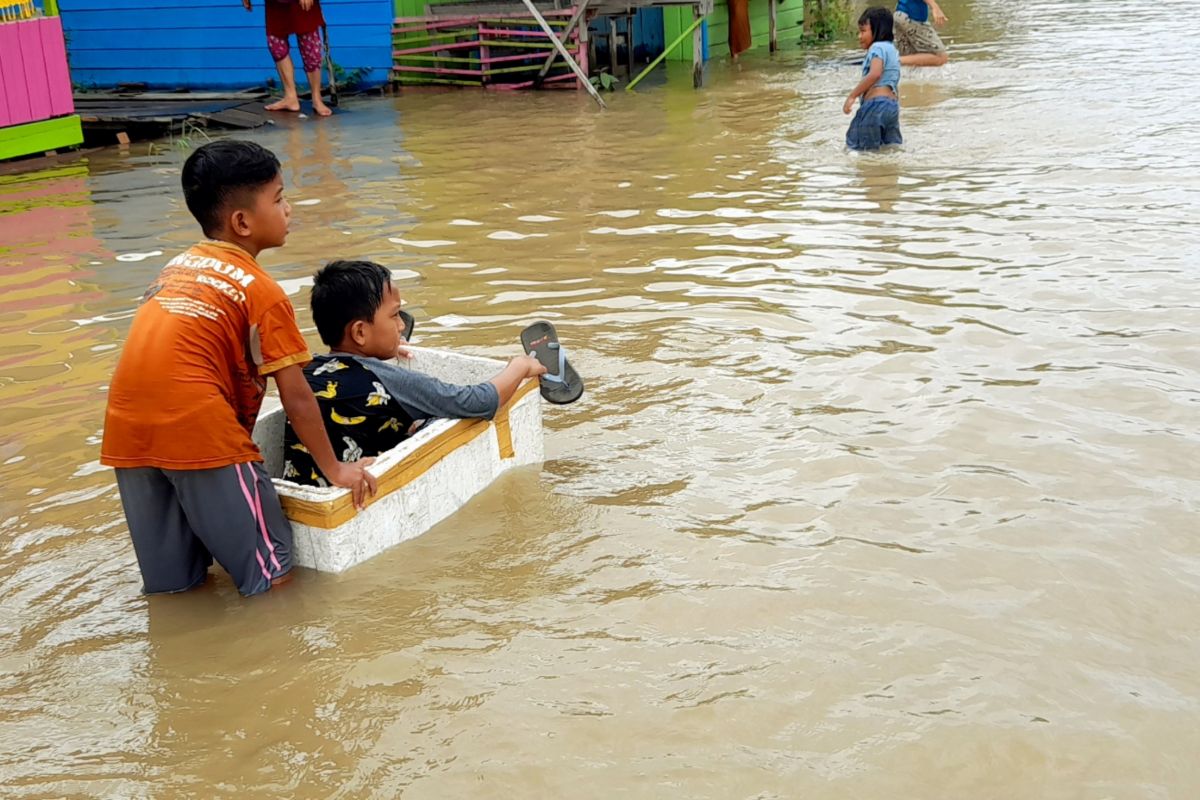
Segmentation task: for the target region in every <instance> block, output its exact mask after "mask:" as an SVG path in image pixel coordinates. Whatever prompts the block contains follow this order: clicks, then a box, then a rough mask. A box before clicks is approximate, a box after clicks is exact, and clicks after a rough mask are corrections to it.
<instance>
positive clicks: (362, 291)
mask: <svg viewBox="0 0 1200 800" xmlns="http://www.w3.org/2000/svg"><path fill="white" fill-rule="evenodd" d="M391 280H392V273H391V272H389V271H388V269H387V267H382V266H380V265H379V264H376V263H375V262H373V261H330V262H329V263H328V264H326V265H325V266H324V268H322V269H321V270H320V271H318V272H317V274H316V275H315V276H314V277H313V287H312V294H311V295H309V297H310V301H309V302H310V303H311V305H312V315H313V322H315V323H316V324H317V333H319V334H321V341H322V342H324V343H325V344H327V345H329V346H330V347H337V346H338V345H339V344H341V343H342V337H343V336H345V335H346V326H347V325H349V324H350V323H351V322H355V321H357V320H360V319H368V320H369V319H374V317H375V312H376V311H378V310H379V307H380V306H381V305H383V294H384V292H385V291H387V285H388V283H390V282H391Z"/></svg>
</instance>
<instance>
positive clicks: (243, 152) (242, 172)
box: [183, 139, 279, 236]
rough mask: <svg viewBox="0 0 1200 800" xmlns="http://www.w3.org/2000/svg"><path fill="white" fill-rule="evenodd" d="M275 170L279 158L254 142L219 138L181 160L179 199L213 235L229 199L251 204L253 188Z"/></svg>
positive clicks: (206, 233) (218, 227) (208, 234)
mask: <svg viewBox="0 0 1200 800" xmlns="http://www.w3.org/2000/svg"><path fill="white" fill-rule="evenodd" d="M278 174H279V159H277V158H276V157H275V154H274V153H272V152H271V151H270V150H268V149H266V148H265V147H262V146H261V145H257V144H255V143H254V142H243V141H239V140H237V139H221V140H219V141H216V142H209V143H208V144H206V145H203V146H202V147H199V148H197V149H196V151H195V152H194V153H192V154H191V155H190V156H188V159H187V161H185V162H184V164H183V199H184V202H186V203H187V207H188V211H191V212H192V216H193V217H195V218H196V221H197V222H199V223H200V227H201V228H202V229H203V230H204V235H205V236H216V235H217V234H218V233H219V232H220V230H221V225H222V222H223V219H222V217H224V216H225V211H226V209H227V208H228V207H229V204H230V203H231V202H236V203H243V204H247V205H249V204H252V203H253V197H252V195H253V192H254V191H255V190H256V189H259V188H261V187H263V186H265V185H266V184H268V183H270V182H271V181H273V180H275V176H276V175H278Z"/></svg>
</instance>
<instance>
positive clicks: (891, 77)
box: [862, 42, 900, 97]
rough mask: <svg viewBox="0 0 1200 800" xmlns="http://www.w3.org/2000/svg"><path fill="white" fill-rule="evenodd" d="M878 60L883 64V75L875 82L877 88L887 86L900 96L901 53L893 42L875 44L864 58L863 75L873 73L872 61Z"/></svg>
mask: <svg viewBox="0 0 1200 800" xmlns="http://www.w3.org/2000/svg"><path fill="white" fill-rule="evenodd" d="M876 58H878V59H879V60H880V61H882V62H883V74H882V75H880V76H879V80H878V81H876V82H875V85H876V86H887V87H888V88H890V89H891V90H892V93H893V94H895V95H896V96H897V97H899V96H900V53H899V51H897V50H896V45H894V44H892V43H891V42H875V43H874V44H872V45H871V47H870V49H869V50H867V55H866V56H865V57H864V58H863V71H862V74H863V75H866V74H867V73H868V72H870V71H871V61H873V60H874V59H876Z"/></svg>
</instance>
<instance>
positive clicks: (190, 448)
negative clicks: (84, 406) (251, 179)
mask: <svg viewBox="0 0 1200 800" xmlns="http://www.w3.org/2000/svg"><path fill="white" fill-rule="evenodd" d="M311 360H312V356H311V355H309V352H308V345H307V343H305V341H304V337H303V336H302V335H301V333H300V328H299V327H298V326H297V325H296V314H295V312H294V311H293V310H292V304H291V303H290V302H288V299H287V295H286V294H284V291H283V289H282V288H280V286H279V284H277V283H276V282H275V281H274V280H272V279H271V277H270V276H269V275H267V273H266V272H265V271H263V269H262V267H260V266H259V265H258V263H257V262H256V261H255V260H254V259H253V258H252V257H251V256H250V254H249V253H247V252H246V251H245V250H242V249H241V248H240V247H237V246H236V245H232V244H227V243H225V242H204V243H202V244H198V245H195V246H194V247H192V248H190V249H188V250H187V251H186V252H184V253H182V254H181V255H178V256H176V257H175V258H173V259H172V260H171V261H170V263H168V264H167V266H166V267H165V268H164V269H163V271H162V272H161V273H159V276H158V278H157V279H156V280H155V282H154V283H153V284H152V285H151V286H150V288H149V289H148V290H146V296H145V297H144V298H143V300H142V306H141V308H139V309H138V312H137V314H136V316H134V318H133V326H132V327H131V328H130V330H129V338H128V340H127V341H126V342H125V349H124V351H123V352H122V353H121V360H120V361H119V362H118V363H117V370H116V372H115V373H114V374H113V379H112V384H111V385H110V386H109V389H108V412H107V413H106V414H105V418H104V443H103V445H101V448H100V463H102V464H106V465H108V466H110V467H161V468H164V469H209V468H212V467H224V466H228V465H230V464H240V463H244V462H247V461H261V460H262V455H261V454H260V453H259V452H258V447H256V446H255V444H254V442H253V441H252V440H251V438H250V433H251V431H252V430H253V429H254V420H255V419H256V418H257V417H258V410H259V407H260V406H261V405H262V398H263V393H264V392H265V391H266V388H267V381H266V376H267V375H270V374H271V373H273V372H277V371H279V370H281V369H283V368H284V367H288V366H291V365H292V364H299V365H304V364H307V363H308V362H309V361H311Z"/></svg>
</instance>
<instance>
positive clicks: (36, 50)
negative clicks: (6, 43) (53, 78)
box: [13, 19, 54, 120]
mask: <svg viewBox="0 0 1200 800" xmlns="http://www.w3.org/2000/svg"><path fill="white" fill-rule="evenodd" d="M13 27H15V28H16V29H17V40H18V41H19V42H20V44H21V63H22V65H23V69H24V71H25V90H26V93H27V94H28V96H29V113H30V114H31V115H32V116H31V117H30V118H31V119H33V120H39V119H50V118H51V117H53V116H54V112H53V110H52V109H51V105H50V83H49V81H47V80H46V60H45V58H44V57H43V56H42V21H41V20H38V19H31V20H28V21H26V22H18V23H16V24H15V25H14V26H13Z"/></svg>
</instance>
